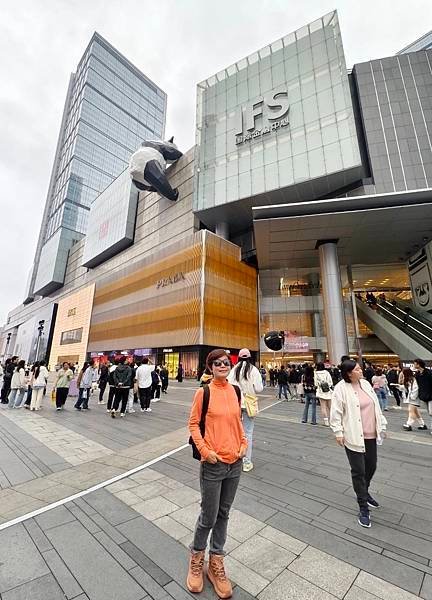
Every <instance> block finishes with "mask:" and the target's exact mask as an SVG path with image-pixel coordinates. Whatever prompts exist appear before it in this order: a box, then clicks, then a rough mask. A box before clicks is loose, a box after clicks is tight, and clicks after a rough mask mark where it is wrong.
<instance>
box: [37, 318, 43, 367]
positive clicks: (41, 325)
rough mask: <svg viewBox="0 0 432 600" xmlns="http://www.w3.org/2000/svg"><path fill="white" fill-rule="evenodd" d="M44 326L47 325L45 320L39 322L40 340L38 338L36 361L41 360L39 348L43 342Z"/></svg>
mask: <svg viewBox="0 0 432 600" xmlns="http://www.w3.org/2000/svg"><path fill="white" fill-rule="evenodd" d="M44 325H45V319H42V320H41V321H39V327H38V338H37V344H36V360H39V346H40V341H41V338H42V334H43V330H44Z"/></svg>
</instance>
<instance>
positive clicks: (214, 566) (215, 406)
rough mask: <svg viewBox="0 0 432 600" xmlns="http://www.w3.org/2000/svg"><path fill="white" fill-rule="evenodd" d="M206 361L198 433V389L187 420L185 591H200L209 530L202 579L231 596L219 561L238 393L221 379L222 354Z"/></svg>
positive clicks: (234, 462)
mask: <svg viewBox="0 0 432 600" xmlns="http://www.w3.org/2000/svg"><path fill="white" fill-rule="evenodd" d="M206 362H207V364H206V367H207V370H208V372H210V373H212V375H213V380H212V381H211V383H210V384H209V385H208V388H207V389H208V393H209V396H208V409H207V414H206V419H205V429H204V432H203V433H202V432H201V429H200V421H201V414H202V408H203V400H204V392H205V389H204V388H200V389H198V390H197V391H196V393H195V397H194V401H193V405H192V410H191V414H190V418H189V430H190V433H191V436H192V439H193V441H194V443H195V445H196V448H197V450H198V451H199V453H200V454H201V465H200V484H201V513H200V515H199V517H198V521H197V523H196V526H195V534H194V538H193V542H192V544H191V546H190V550H191V555H190V560H189V571H188V575H187V588H188V590H189V591H190V592H195V593H196V592H201V591H202V590H203V587H204V581H203V567H204V555H205V550H206V547H207V539H208V536H209V534H210V531H211V532H212V533H211V538H210V555H209V564H208V569H207V577H208V578H209V580H210V581H211V583H212V584H213V587H214V589H215V591H216V593H217V594H218V596H219V598H231V595H232V586H231V582H230V581H229V579H228V578H227V577H226V575H225V569H224V563H223V558H224V556H225V551H224V546H225V541H226V537H227V527H228V517H229V512H230V509H231V505H232V503H233V501H234V497H235V495H236V492H237V487H238V484H239V481H240V475H241V468H242V459H243V457H244V456H245V454H246V447H247V440H246V437H245V434H244V431H243V426H242V422H241V412H240V406H239V398H240V390H238V393H237V391H236V390H235V388H234V386H232V385H231V384H230V383H228V381H227V377H228V374H229V372H230V369H231V363H230V360H229V358H228V356H227V354H226V351H225V350H221V349H219V350H213V351H212V352H210V354H209V355H208V356H207V361H206ZM260 379H261V376H260Z"/></svg>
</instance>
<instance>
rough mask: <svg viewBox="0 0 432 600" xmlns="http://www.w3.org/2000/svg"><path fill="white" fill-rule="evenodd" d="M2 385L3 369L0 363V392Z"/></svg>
mask: <svg viewBox="0 0 432 600" xmlns="http://www.w3.org/2000/svg"><path fill="white" fill-rule="evenodd" d="M3 383H4V369H3V365H2V364H1V363H0V390H1V389H2V388H3Z"/></svg>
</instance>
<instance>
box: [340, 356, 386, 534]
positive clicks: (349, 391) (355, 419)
mask: <svg viewBox="0 0 432 600" xmlns="http://www.w3.org/2000/svg"><path fill="white" fill-rule="evenodd" d="M341 375H342V380H341V381H340V382H339V383H338V384H337V385H336V387H335V389H334V392H333V397H332V404H331V412H330V423H331V428H332V430H333V433H334V434H335V437H336V442H337V444H338V445H339V446H341V447H342V448H345V452H346V455H347V458H348V461H349V464H350V467H351V478H352V483H353V488H354V491H355V493H356V495H357V502H358V505H359V508H360V512H359V515H358V523H359V525H361V526H362V527H370V526H371V521H370V514H369V508H378V507H379V503H378V502H377V501H376V500H375V499H374V498H372V496H371V495H370V494H369V486H370V482H371V480H372V477H373V476H374V473H375V471H376V467H377V443H378V444H380V443H382V439H383V438H384V437H385V430H386V426H387V421H386V419H385V417H384V415H383V414H382V412H381V407H380V404H379V401H378V397H377V395H376V394H375V392H374V390H373V388H372V386H371V385H370V383H369V382H368V381H367V380H366V379H364V378H363V371H362V369H361V367H360V365H359V364H357V363H356V362H355V361H354V360H346V361H344V362H343V363H342V365H341Z"/></svg>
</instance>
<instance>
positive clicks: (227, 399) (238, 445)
mask: <svg viewBox="0 0 432 600" xmlns="http://www.w3.org/2000/svg"><path fill="white" fill-rule="evenodd" d="M209 388H210V401H209V406H208V411H207V416H206V420H205V434H204V439H203V437H202V435H201V432H200V428H199V422H200V419H201V410H202V403H203V395H204V390H203V389H202V388H200V389H199V390H197V391H196V393H195V397H194V400H193V404H192V409H191V414H190V417H189V431H190V433H191V436H192V439H193V441H194V442H195V444H196V446H197V448H198V450H199V452H200V454H201V460H203V461H204V460H206V458H207V456H208V454H209V451H210V450H214V451H215V452H216V454H217V455H218V456H219V458H220V460H221V461H222V462H224V463H228V464H232V463H234V462H236V460H238V459H239V452H240V451H241V450H242V449H245V448H246V447H247V440H246V437H245V434H244V431H243V425H242V422H241V414H240V408H239V403H238V399H237V394H236V392H235V389H234V388H233V386H232V385H231V384H230V383H228V382H227V381H225V382H223V383H221V382H219V381H214V380H213V381H212V382H211V383H210V385H209Z"/></svg>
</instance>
